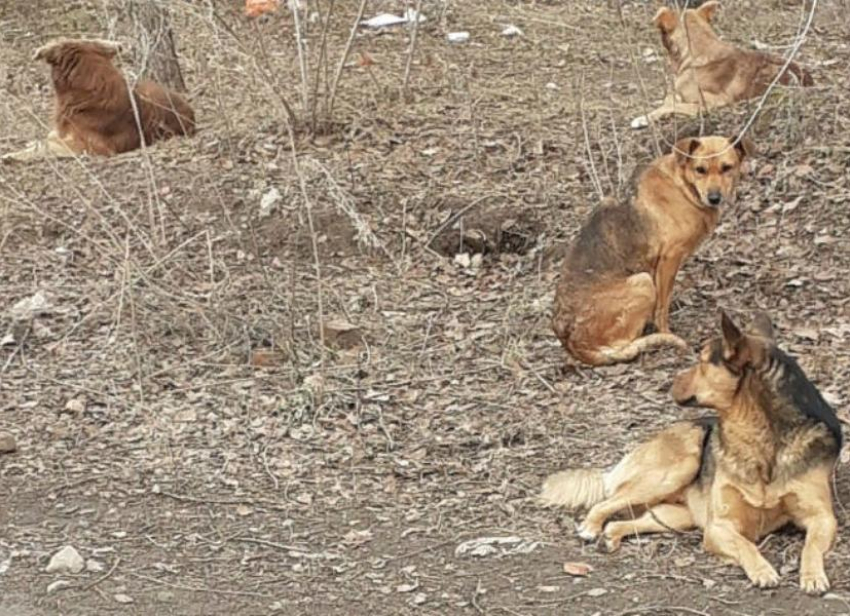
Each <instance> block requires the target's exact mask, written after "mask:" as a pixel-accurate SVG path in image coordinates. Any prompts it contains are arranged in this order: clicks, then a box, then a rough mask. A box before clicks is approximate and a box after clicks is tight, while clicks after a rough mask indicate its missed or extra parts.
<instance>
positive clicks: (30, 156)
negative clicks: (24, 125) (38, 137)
mask: <svg viewBox="0 0 850 616" xmlns="http://www.w3.org/2000/svg"><path fill="white" fill-rule="evenodd" d="M118 51H119V45H118V44H117V43H113V42H110V41H100V40H90V41H86V40H60V41H56V42H54V43H50V44H48V45H45V46H44V47H41V48H39V49H38V50H37V51H36V52H35V55H34V56H33V59H35V60H44V61H45V62H47V63H48V64H49V65H50V66H51V76H52V79H53V88H54V90H55V93H56V109H55V113H54V118H53V124H54V127H53V130H52V131H51V132H50V135H49V136H48V138H47V140H46V141H41V142H37V143H35V144H32V145H30V146H29V147H28V148H27V149H25V150H22V151H20V152H15V153H13V154H9V155H7V156H4V157H3V158H4V159H6V160H17V161H26V160H36V159H40V158H45V157H46V156H59V157H67V156H76V155H78V154H97V155H101V156H112V155H114V154H120V153H122V152H128V151H130V150H135V149H136V148H139V147H141V145H142V138H144V143H145V145H150V144H152V143H154V142H155V141H160V140H163V139H168V138H169V137H172V136H174V135H191V134H194V132H195V113H194V111H192V108H191V107H190V106H189V103H187V102H186V100H185V99H184V98H183V97H182V96H180V95H179V94H177V93H176V92H172V91H170V90H167V89H166V88H163V87H162V86H160V85H158V84H156V83H153V82H151V81H144V80H143V81H140V82H139V83H138V84H136V86H135V88H133V91H132V98H131V93H130V90H129V89H128V87H127V82H126V81H125V80H124V76H123V75H122V74H121V71H119V70H118V69H117V68H116V67H115V65H114V64H113V63H112V58H113V57H115V55H116V54H117V53H118ZM134 107H135V108H134ZM137 112H138V122H137V117H136V113H137Z"/></svg>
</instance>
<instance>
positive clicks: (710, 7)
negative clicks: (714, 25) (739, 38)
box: [697, 0, 720, 23]
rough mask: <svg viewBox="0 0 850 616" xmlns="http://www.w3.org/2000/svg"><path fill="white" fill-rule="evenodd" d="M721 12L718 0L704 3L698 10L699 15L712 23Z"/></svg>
mask: <svg viewBox="0 0 850 616" xmlns="http://www.w3.org/2000/svg"><path fill="white" fill-rule="evenodd" d="M719 10H720V3H719V2H717V0H710V1H709V2H703V4H702V6H700V7H699V8H698V9H697V13H698V14H699V16H700V17H702V18H703V19H704V20H706V21H707V22H709V23H710V22H711V20H712V19H714V16H715V15H716V14H717V11H719Z"/></svg>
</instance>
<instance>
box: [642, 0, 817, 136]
mask: <svg viewBox="0 0 850 616" xmlns="http://www.w3.org/2000/svg"><path fill="white" fill-rule="evenodd" d="M718 8H720V3H719V2H706V3H704V4H703V5H702V6H700V7H699V8H698V9H686V10H685V11H683V12H682V13H677V12H676V11H674V10H672V9H670V8H666V7H664V8H662V9H659V11H658V13H657V14H656V15H655V18H654V19H653V22H654V23H655V25H656V26H657V27H658V30H659V31H660V32H661V41H662V43H663V44H664V48H665V49H666V50H667V56H668V60H669V63H670V68H671V70H672V72H673V77H674V79H675V81H674V84H673V93H672V94H670V95H668V96H667V98H666V99H664V102H663V103H662V104H661V106H660V107H659V108H658V109H656V110H654V111H652V112H650V114H649V115H648V116H640V117H638V118H635V119H634V120H633V121H632V128H644V127H646V126H648V124H649V121H650V120H652V121H657V120H658V119H660V118H662V117H664V116H667V115H671V114H674V113H678V114H682V115H687V116H695V115H698V114H699V113H700V112H701V111H707V110H709V109H712V108H715V107H723V106H724V105H731V104H732V103H735V102H738V101H742V100H747V99H751V98H755V97H757V96H761V95H763V94H764V93H765V92H766V91H767V88H768V86H769V85H770V84H771V83H772V82H773V80H774V79H776V76H777V75H778V74H779V73H780V71H782V68H783V66H784V65H785V60H783V59H782V58H779V57H777V56H772V55H769V54H766V53H763V52H760V51H749V50H744V49H739V48H737V47H735V46H734V45H731V44H729V43H726V42H724V41H722V40H720V38H719V37H718V36H717V34H716V33H715V32H714V30H713V29H712V27H711V20H712V18H713V17H714V14H715V13H716V12H717V9H718ZM779 83H780V84H782V85H792V84H800V85H803V86H811V85H814V81H813V80H812V76H811V75H810V74H809V73H808V72H806V71H805V70H803V69H802V68H800V66H798V65H797V64H795V63H793V62H792V63H791V64H789V66H788V68H787V70H786V71H785V72H784V73H782V75H781V77H780V78H779Z"/></svg>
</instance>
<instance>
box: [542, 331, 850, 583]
mask: <svg viewBox="0 0 850 616" xmlns="http://www.w3.org/2000/svg"><path fill="white" fill-rule="evenodd" d="M672 393H673V397H674V398H675V400H676V402H678V403H679V404H682V405H691V404H696V405H699V406H705V407H709V408H712V409H714V410H715V411H716V412H717V417H711V418H706V419H703V420H697V421H689V422H683V423H679V424H674V425H673V426H671V427H670V428H668V429H666V430H664V431H662V432H660V433H659V434H656V435H655V436H654V437H653V438H651V439H650V440H648V441H646V442H644V443H642V444H641V445H639V446H638V447H637V448H636V449H635V450H634V451H633V452H631V453H629V454H628V455H626V456H625V457H624V458H623V459H622V460H620V462H619V463H618V464H617V465H616V466H614V468H612V469H611V470H609V471H607V472H603V471H601V470H571V471H565V472H561V473H557V474H555V475H552V476H551V477H549V478H548V479H547V480H546V482H545V484H544V486H543V493H542V497H541V498H542V500H543V502H544V503H545V504H550V505H565V506H569V507H573V508H578V507H590V511H589V512H588V514H587V517H586V518H585V519H584V521H583V522H582V524H581V526H580V528H579V534H580V536H581V537H582V538H584V539H587V540H594V539H596V538H597V537H599V535H600V534H602V535H603V536H604V538H605V542H606V544H607V546H608V548H609V549H610V550H616V549H617V548H618V547H619V545H620V541H621V540H622V539H623V538H624V537H626V536H628V535H635V534H640V533H653V532H654V533H661V532H665V531H668V530H686V529H690V528H693V527H699V528H701V529H702V530H703V543H704V546H705V548H706V549H707V550H708V551H710V552H713V553H715V554H717V555H718V556H720V557H722V558H724V559H726V560H728V561H731V562H734V563H737V564H738V565H740V566H741V567H742V568H743V569H744V572H745V573H746V574H747V576H748V577H749V578H750V580H751V581H752V583H753V584H754V585H755V586H759V587H768V586H776V585H777V584H778V583H779V575H778V574H777V573H776V569H774V568H773V566H772V565H771V564H770V563H769V562H768V561H767V560H766V559H765V558H764V556H762V555H761V553H760V552H759V549H758V547H757V546H756V542H758V541H759V540H760V539H761V538H762V537H764V536H766V535H768V534H769V533H771V532H773V531H774V530H777V529H779V528H780V527H782V526H784V525H785V524H787V523H789V522H792V523H794V524H795V525H796V526H798V527H800V528H801V529H803V530H804V531H805V532H806V540H805V544H804V546H803V554H802V558H801V559H800V586H801V587H802V588H803V590H805V591H806V592H824V591H826V590H827V589H828V588H829V580H828V579H827V577H826V573H825V572H824V564H823V561H824V555H825V554H826V552H827V551H828V550H829V549H830V547H831V545H832V542H833V540H834V538H835V533H836V521H835V516H834V514H833V511H832V493H831V490H830V476H831V473H832V469H833V466H834V465H835V462H836V460H837V458H838V455H839V451H840V449H841V425H840V424H839V422H838V419H837V418H836V416H835V413H834V412H833V410H832V408H830V406H829V405H828V404H827V403H826V402H825V401H824V399H823V397H821V395H820V393H819V392H818V390H817V389H816V388H815V386H814V385H813V384H812V383H811V382H810V381H809V380H808V379H807V378H806V375H805V374H803V371H802V370H801V369H800V367H799V366H798V365H797V362H796V361H794V359H792V358H791V357H789V356H788V355H786V354H785V353H784V352H783V351H782V350H780V349H779V348H778V347H777V346H776V343H775V341H774V336H773V328H772V327H771V325H770V321H769V319H768V318H767V317H766V316H765V315H760V316H759V317H758V318H757V319H756V321H755V323H754V324H753V326H752V327H751V328H750V330H749V331H747V332H746V333H743V332H742V331H741V330H740V329H739V328H738V327H737V326H736V325H735V324H734V323H733V322H732V320H731V319H729V317H727V316H726V315H725V314H724V315H723V317H722V336H720V337H718V338H716V339H714V340H710V341H709V342H708V343H707V344H706V345H705V346H704V347H703V349H702V353H701V354H700V357H699V363H698V364H697V365H696V366H694V367H692V368H690V369H689V370H686V371H684V372H682V373H681V374H679V375H678V376H677V377H676V379H675V381H674V383H673V389H672ZM620 511H624V512H633V513H634V514H635V515H636V517H635V518H633V519H632V520H630V521H625V520H623V521H615V522H608V523H607V525H606V521H607V520H608V518H610V517H611V516H612V515H614V514H615V513H617V512H620Z"/></svg>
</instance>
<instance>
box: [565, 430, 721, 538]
mask: <svg viewBox="0 0 850 616" xmlns="http://www.w3.org/2000/svg"><path fill="white" fill-rule="evenodd" d="M704 436H705V428H704V427H702V426H698V425H695V424H691V423H682V424H676V425H674V426H672V427H670V428H668V429H666V430H664V431H662V432H659V433H658V434H656V435H655V436H654V437H653V438H652V439H650V440H648V441H646V442H645V443H641V444H640V445H639V446H638V447H637V448H636V449H635V450H634V451H632V452H631V453H629V454H628V455H626V456H625V457H624V458H623V459H622V460H620V462H619V463H618V464H617V465H616V466H615V467H614V468H613V469H611V471H609V472H608V473H606V474H605V492H606V494H607V495H610V496H608V498H606V499H605V500H603V501H602V502H600V503H598V504H597V505H595V506H594V507H592V508H591V509H590V511H589V512H588V513H587V517H586V518H585V519H584V521H583V522H582V523H581V526H580V527H579V528H578V529H577V530H578V533H579V536H580V537H582V538H583V539H586V540H594V539H596V538H597V537H598V536H599V534H600V533H601V532H602V528H603V527H604V526H605V522H606V521H607V520H608V518H610V517H611V516H612V515H614V514H615V513H617V512H619V511H622V510H624V509H630V508H639V507H640V508H642V507H645V506H651V505H655V504H657V503H661V502H664V501H665V500H668V499H670V498H671V497H672V496H674V495H676V494H678V493H679V492H681V491H682V490H684V489H685V488H686V487H687V486H688V485H690V484H691V482H693V480H694V478H695V477H696V475H697V473H698V472H699V467H700V459H701V457H702V446H703V438H704Z"/></svg>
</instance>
